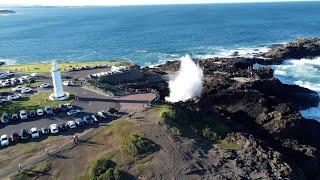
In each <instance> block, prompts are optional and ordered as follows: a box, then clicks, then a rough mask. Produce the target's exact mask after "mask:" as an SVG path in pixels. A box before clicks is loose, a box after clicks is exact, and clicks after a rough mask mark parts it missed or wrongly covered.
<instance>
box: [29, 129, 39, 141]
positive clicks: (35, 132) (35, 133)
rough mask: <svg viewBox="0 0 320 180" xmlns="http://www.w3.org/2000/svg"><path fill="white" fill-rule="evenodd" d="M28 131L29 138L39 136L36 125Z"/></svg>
mask: <svg viewBox="0 0 320 180" xmlns="http://www.w3.org/2000/svg"><path fill="white" fill-rule="evenodd" d="M30 132H31V138H32V139H35V138H39V136H40V135H39V131H38V129H37V128H36V127H34V128H31V130H30Z"/></svg>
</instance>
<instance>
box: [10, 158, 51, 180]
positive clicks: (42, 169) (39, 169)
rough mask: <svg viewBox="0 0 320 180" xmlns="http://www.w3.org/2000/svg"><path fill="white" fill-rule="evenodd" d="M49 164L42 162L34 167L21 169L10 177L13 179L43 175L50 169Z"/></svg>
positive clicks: (23, 179)
mask: <svg viewBox="0 0 320 180" xmlns="http://www.w3.org/2000/svg"><path fill="white" fill-rule="evenodd" d="M50 166H51V165H50V164H49V163H48V162H42V163H40V164H38V165H37V166H35V167H32V168H30V169H25V170H23V171H22V172H20V173H18V174H17V175H15V176H13V177H12V179H14V180H27V179H34V178H35V177H37V176H39V175H45V174H46V173H47V172H48V171H49V170H50V168H51V167H50Z"/></svg>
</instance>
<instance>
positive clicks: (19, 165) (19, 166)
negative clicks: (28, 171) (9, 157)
mask: <svg viewBox="0 0 320 180" xmlns="http://www.w3.org/2000/svg"><path fill="white" fill-rule="evenodd" d="M18 168H19V172H20V171H21V169H22V167H21V164H20V163H19V164H18Z"/></svg>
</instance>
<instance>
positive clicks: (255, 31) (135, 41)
mask: <svg viewBox="0 0 320 180" xmlns="http://www.w3.org/2000/svg"><path fill="white" fill-rule="evenodd" d="M0 9H12V10H15V11H16V12H17V14H13V15H6V16H1V15H0V61H5V62H6V63H7V64H16V63H32V62H34V63H37V62H43V61H49V60H64V61H95V60H127V61H132V62H134V63H137V64H139V65H142V66H149V65H156V64H160V63H163V62H165V61H167V60H176V59H179V58H181V57H183V56H185V55H186V54H190V55H191V56H192V57H196V58H208V57H214V56H220V57H221V56H229V55H230V54H232V52H234V51H239V53H240V55H242V56H252V54H253V52H263V51H266V50H267V47H268V46H269V45H271V44H275V43H284V42H288V41H290V40H292V39H294V38H297V37H300V38H301V37H320V31H319V30H320V13H319V9H320V2H291V3H288V2H287V3H245V4H211V5H169V6H124V7H2V8H1V7H0ZM310 61H312V63H305V62H307V61H306V60H305V61H301V63H300V64H297V61H295V60H288V61H286V63H285V64H284V65H282V66H277V67H275V68H276V76H277V77H279V78H280V79H281V80H282V81H283V82H285V83H289V84H298V85H300V86H304V87H307V88H310V89H313V90H316V91H318V89H319V84H320V78H319V64H317V63H313V62H317V61H319V59H315V60H310ZM297 67H299V68H297ZM318 92H319V91H318ZM319 110H320V109H319V108H315V109H310V110H308V111H303V112H302V113H303V114H304V116H306V117H310V118H317V119H320V115H319Z"/></svg>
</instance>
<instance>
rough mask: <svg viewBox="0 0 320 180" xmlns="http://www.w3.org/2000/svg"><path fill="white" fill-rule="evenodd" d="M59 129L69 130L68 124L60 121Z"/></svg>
mask: <svg viewBox="0 0 320 180" xmlns="http://www.w3.org/2000/svg"><path fill="white" fill-rule="evenodd" d="M58 129H59V131H65V130H68V125H66V124H65V123H59V124H58Z"/></svg>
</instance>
